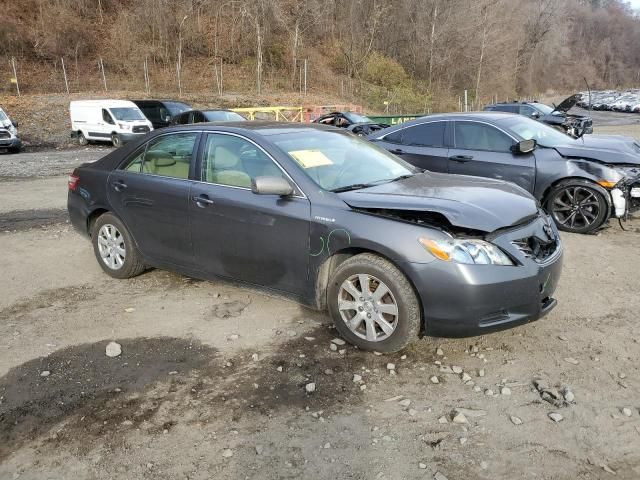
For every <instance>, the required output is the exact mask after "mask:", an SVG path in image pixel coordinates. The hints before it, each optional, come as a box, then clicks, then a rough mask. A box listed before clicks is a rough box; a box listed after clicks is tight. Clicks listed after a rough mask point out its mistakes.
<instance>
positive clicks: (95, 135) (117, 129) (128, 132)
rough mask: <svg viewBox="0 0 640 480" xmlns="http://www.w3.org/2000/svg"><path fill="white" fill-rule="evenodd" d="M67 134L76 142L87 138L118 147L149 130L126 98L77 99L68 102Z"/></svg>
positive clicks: (137, 109)
mask: <svg viewBox="0 0 640 480" xmlns="http://www.w3.org/2000/svg"><path fill="white" fill-rule="evenodd" d="M69 113H70V115H71V136H72V137H77V139H78V143H80V145H86V144H87V143H88V142H89V140H96V141H99V142H111V143H112V144H113V146H114V147H119V146H120V145H122V144H123V143H125V142H128V141H129V140H133V139H134V138H137V137H139V136H141V135H144V134H145V133H148V132H150V131H151V130H153V126H152V125H151V122H150V121H149V120H147V118H146V117H145V116H144V114H143V113H142V111H141V110H140V109H139V108H138V106H137V105H136V104H135V103H133V102H129V101H128V100H79V101H74V102H71V103H70V104H69Z"/></svg>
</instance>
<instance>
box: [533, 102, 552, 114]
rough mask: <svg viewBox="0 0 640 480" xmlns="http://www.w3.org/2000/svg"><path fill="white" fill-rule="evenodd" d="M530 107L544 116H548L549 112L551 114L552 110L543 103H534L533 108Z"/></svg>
mask: <svg viewBox="0 0 640 480" xmlns="http://www.w3.org/2000/svg"><path fill="white" fill-rule="evenodd" d="M532 106H533V108H536V109H538V110H540V111H541V112H542V113H543V114H544V115H549V114H550V113H551V112H553V108H552V107H550V106H549V105H545V104H544V103H536V104H535V106H534V105H532Z"/></svg>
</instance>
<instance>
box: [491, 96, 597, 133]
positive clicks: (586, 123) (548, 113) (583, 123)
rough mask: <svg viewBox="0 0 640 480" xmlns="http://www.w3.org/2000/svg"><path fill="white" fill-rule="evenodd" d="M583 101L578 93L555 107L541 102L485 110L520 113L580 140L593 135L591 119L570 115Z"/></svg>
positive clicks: (509, 103) (584, 116)
mask: <svg viewBox="0 0 640 480" xmlns="http://www.w3.org/2000/svg"><path fill="white" fill-rule="evenodd" d="M581 100H582V94H580V93H576V94H575V95H571V96H570V97H568V98H566V99H564V100H563V101H562V102H560V103H559V104H558V105H554V106H553V107H550V106H549V105H545V104H544V103H539V102H504V103H495V104H493V105H487V106H486V107H485V108H484V110H485V111H487V112H508V113H519V114H520V115H525V116H527V117H530V118H532V119H534V120H538V121H540V122H543V123H546V124H547V125H550V126H552V127H554V128H557V129H558V130H560V131H563V132H565V133H567V134H569V135H571V136H572V137H575V138H578V137H581V136H582V135H585V134H588V133H593V120H592V119H591V117H589V116H586V115H577V114H571V113H569V110H571V109H572V108H573V107H574V106H576V104H578V102H580V101H581Z"/></svg>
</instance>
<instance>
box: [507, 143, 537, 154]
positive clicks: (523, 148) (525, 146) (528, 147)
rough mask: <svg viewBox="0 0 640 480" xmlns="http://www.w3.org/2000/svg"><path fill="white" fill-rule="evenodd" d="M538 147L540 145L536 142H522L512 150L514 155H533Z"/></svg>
mask: <svg viewBox="0 0 640 480" xmlns="http://www.w3.org/2000/svg"><path fill="white" fill-rule="evenodd" d="M537 145H538V143H537V142H536V141H535V140H533V139H532V140H522V141H520V142H518V143H516V144H515V145H514V146H513V147H512V150H513V151H514V153H522V154H525V153H531V152H533V151H534V150H535V149H536V146H537Z"/></svg>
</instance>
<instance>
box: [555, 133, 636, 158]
mask: <svg viewBox="0 0 640 480" xmlns="http://www.w3.org/2000/svg"><path fill="white" fill-rule="evenodd" d="M554 148H555V149H556V150H557V151H558V152H559V153H560V155H562V156H564V157H576V158H592V159H594V160H598V161H600V162H603V163H611V164H625V163H626V164H634V165H640V143H639V142H638V141H637V140H635V139H634V138H632V137H625V136H622V135H584V136H582V137H580V138H579V139H577V140H575V141H574V142H571V143H568V144H566V145H559V146H556V147H554Z"/></svg>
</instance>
